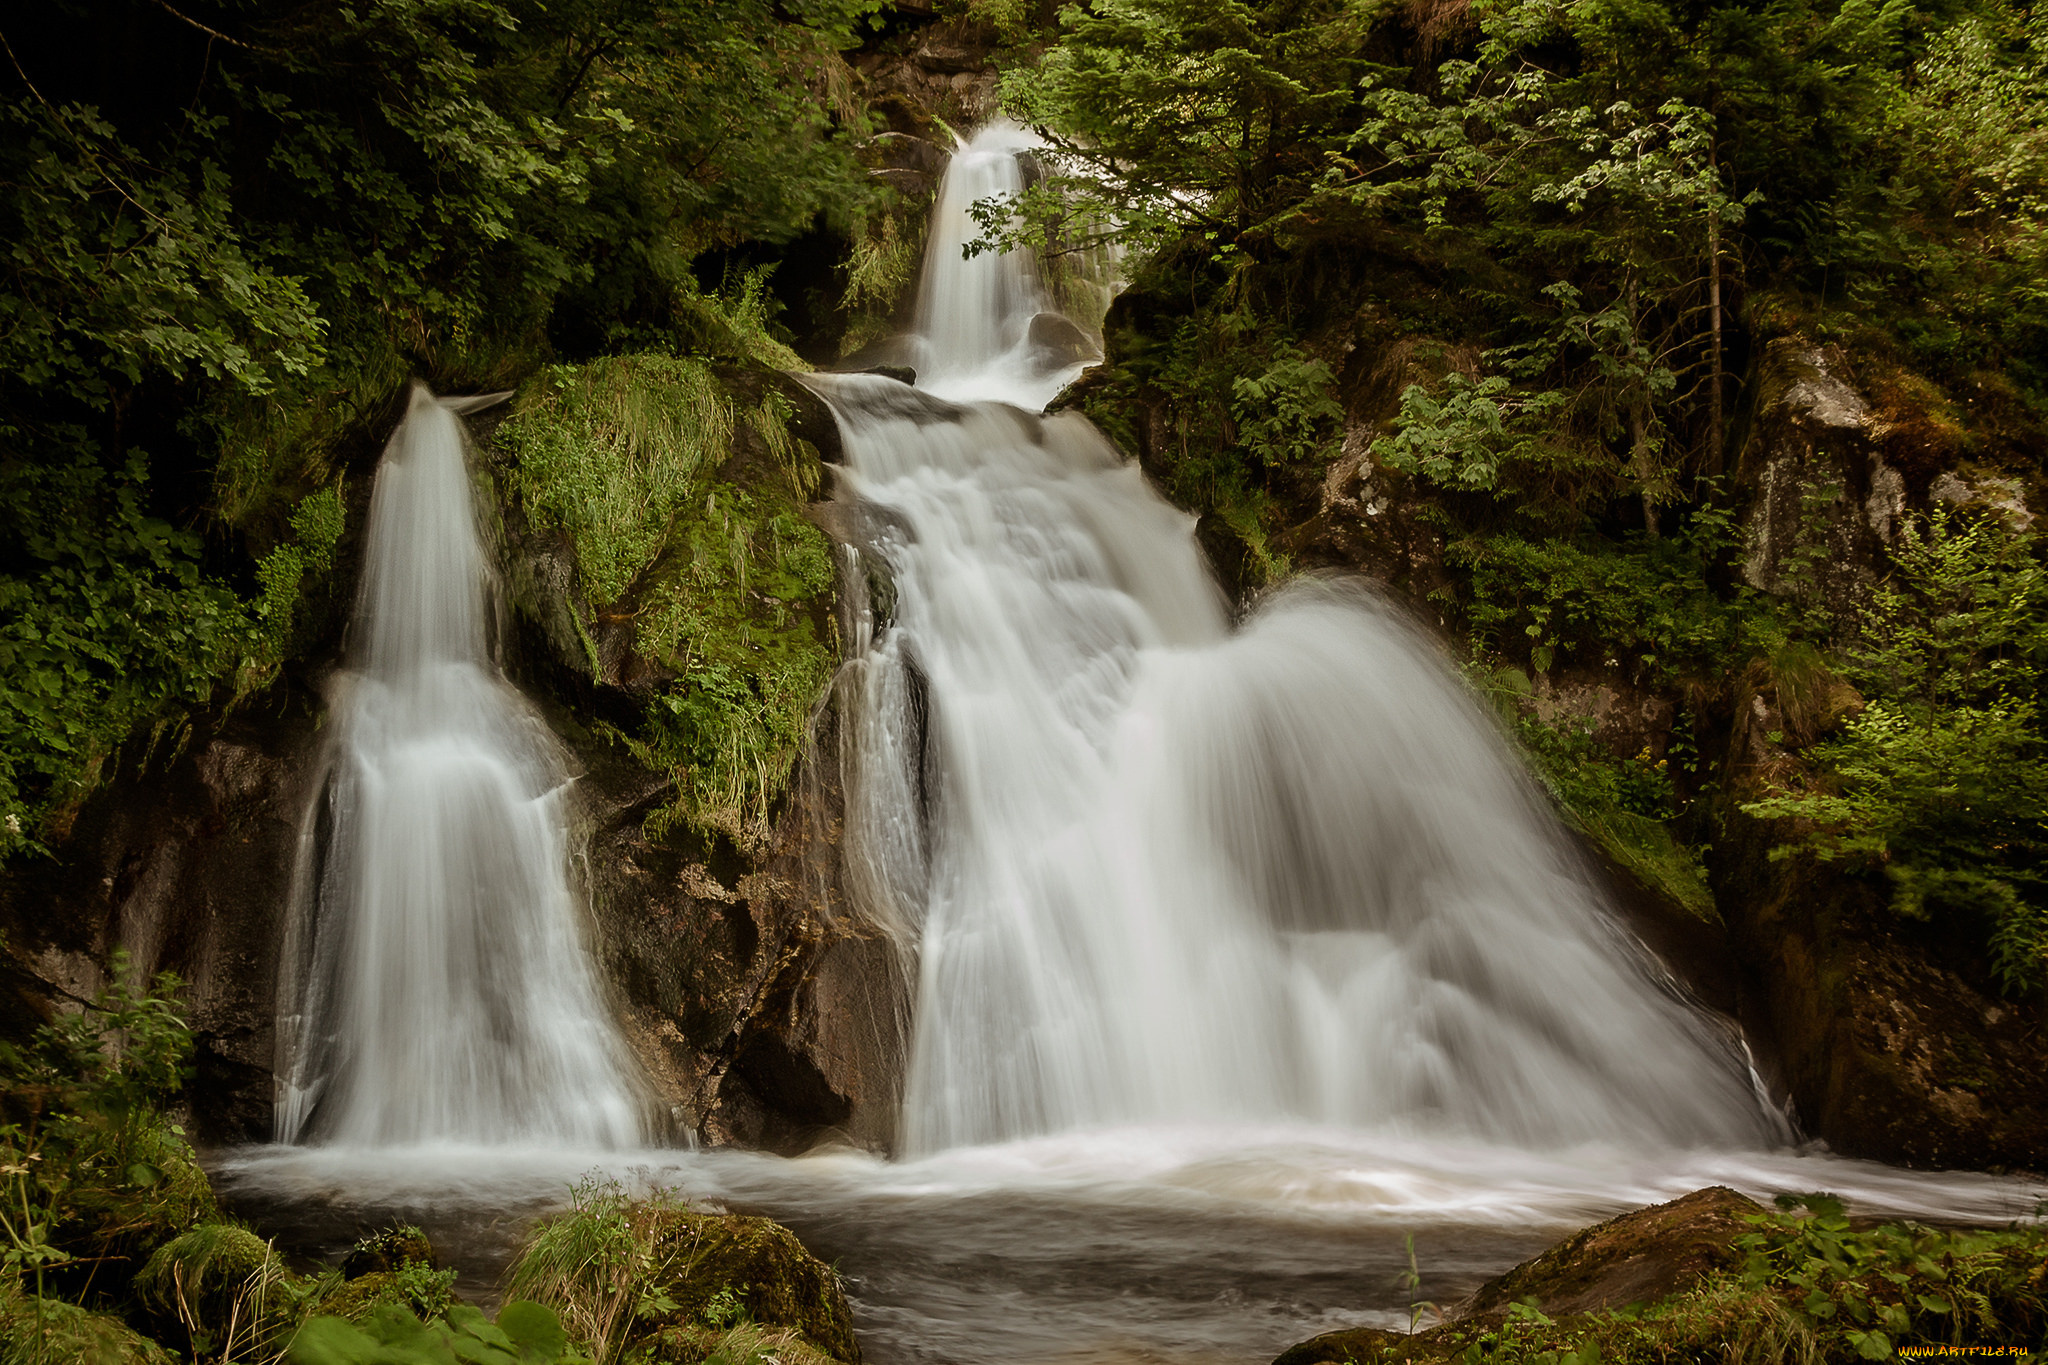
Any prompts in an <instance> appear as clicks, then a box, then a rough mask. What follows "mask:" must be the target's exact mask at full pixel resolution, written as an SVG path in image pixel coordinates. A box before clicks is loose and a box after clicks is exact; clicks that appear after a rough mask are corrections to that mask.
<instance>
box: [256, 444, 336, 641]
mask: <svg viewBox="0 0 2048 1365" xmlns="http://www.w3.org/2000/svg"><path fill="white" fill-rule="evenodd" d="M291 527H292V538H291V539H290V540H287V541H285V542H284V543H283V544H281V545H279V546H278V547H277V548H276V549H274V550H272V551H271V552H270V553H269V554H267V555H265V556H263V558H261V559H259V560H257V561H256V581H257V583H258V585H259V586H260V587H261V588H262V595H261V596H260V597H258V598H257V599H256V619H257V620H258V621H259V622H261V623H262V624H261V629H262V634H263V647H262V654H263V656H264V657H265V659H266V660H268V661H274V660H279V659H282V658H284V657H285V655H286V653H287V652H288V651H289V649H290V647H291V632H292V625H293V621H294V619H295V616H296V613H297V611H298V608H299V601H300V598H301V597H302V596H303V594H304V591H305V588H306V580H307V578H308V576H312V577H314V578H316V579H317V578H319V577H321V576H324V575H325V574H327V573H328V572H329V571H330V570H332V569H333V568H334V547H335V546H336V545H338V544H339V543H340V542H341V534H342V532H343V531H344V530H345V529H347V513H346V510H345V509H344V507H343V505H342V485H341V483H340V481H338V480H337V481H336V483H335V484H334V486H333V487H331V488H323V489H321V490H319V491H318V492H316V493H309V494H307V495H306V497H304V498H303V499H301V500H300V502H299V505H298V507H297V508H296V509H295V510H294V511H293V512H292V520H291Z"/></svg>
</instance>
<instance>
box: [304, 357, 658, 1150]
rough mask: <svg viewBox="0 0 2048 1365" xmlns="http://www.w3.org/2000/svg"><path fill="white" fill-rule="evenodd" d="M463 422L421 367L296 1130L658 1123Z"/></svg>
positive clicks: (333, 777) (310, 1137) (314, 978)
mask: <svg viewBox="0 0 2048 1365" xmlns="http://www.w3.org/2000/svg"><path fill="white" fill-rule="evenodd" d="M464 445H465V442H464V433H463V430H462V424H461V421H460V420H459V418H458V416H457V413H456V411H455V408H454V407H453V406H452V405H450V404H448V403H443V402H440V401H437V400H436V399H435V397H434V396H433V394H431V393H429V392H428V391H427V390H426V388H425V387H424V386H416V387H415V388H414V390H413V394H412V399H411V403H410V405H409V406H408V408H407V410H406V415H405V420H404V422H403V423H401V424H400V426H399V428H398V430H397V431H396V432H395V433H394V434H393V435H392V437H391V442H390V444H389V445H388V446H387V447H386V448H385V451H384V459H383V462H382V464H380V465H379V467H378V471H377V484H376V489H375V492H374V493H373V495H372V497H371V502H370V524H369V530H368V540H367V543H366V547H365V553H364V573H363V581H362V586H361V589H360V595H359V598H358V601H357V606H356V616H355V621H354V625H353V630H354V631H355V633H356V635H355V644H354V647H353V649H352V651H351V656H350V668H349V671H348V673H347V674H346V675H344V677H343V679H342V680H341V688H340V693H339V695H338V697H337V698H336V700H335V705H334V708H333V717H334V738H333V740H332V742H331V749H330V758H329V767H328V772H327V777H326V781H325V783H324V784H323V786H322V789H321V794H320V796H319V798H318V802H317V805H316V808H315V810H314V811H313V812H312V814H311V816H310V817H309V819H308V822H307V829H306V833H305V835H304V836H303V839H302V846H301V852H300V858H299V869H298V874H297V881H298V894H297V897H296V900H297V904H296V905H295V906H294V913H293V918H292V922H291V925H290V929H289V931H288V932H289V935H290V937H289V941H288V943H287V948H286V982H285V999H284V1002H283V1009H282V1014H281V1018H280V1021H279V1024H280V1027H279V1067H278V1074H279V1077H280V1098H279V1103H278V1106H277V1136H278V1140H279V1141H281V1142H286V1143H309V1142H310V1143H323V1144H340V1145H347V1146H358V1147H365V1146H367V1147H376V1148H382V1147H388V1146H393V1145H405V1144H416V1143H426V1142H449V1141H454V1142H470V1143H531V1142H534V1141H540V1140H557V1141H562V1142H566V1143H574V1144H577V1145H579V1146H583V1147H586V1148H588V1147H607V1146H613V1147H616V1146H629V1145H633V1144H637V1143H639V1142H642V1141H644V1140H645V1134H644V1132H643V1128H642V1110H641V1104H640V1100H639V1097H638V1096H637V1094H636V1093H635V1087H634V1083H633V1081H632V1080H631V1079H630V1077H631V1075H632V1070H631V1063H630V1062H629V1060H628V1058H627V1056H626V1054H625V1051H624V1049H623V1046H622V1044H621V1043H620V1042H619V1040H618V1039H617V1037H616V1036H615V1033H614V1030H613V1027H612V1024H611V1022H610V1018H609V1015H608V1013H607V1011H606V1009H605V1007H604V1003H603V995H602V992H601V991H600V989H599V986H598V982H597V977H596V973H595V970H594V968H593V965H592V963H591V961H590V958H589V954H588V952H587V951H586V949H585V947H584V945H583V942H582V935H581V930H580V926H579V922H578V921H579V913H580V912H579V908H578V906H577V903H576V901H575V898H574V897H573V895H572V894H571V891H570V884H569V867H568V843H567V832H566V821H565V811H564V802H565V801H566V800H567V796H568V788H569V780H570V779H569V773H568V770H567V767H566V765H565V763H564V762H563V759H562V755H561V753H560V752H559V749H558V747H557V745H556V743H555V740H554V737H553V735H551V734H550V733H549V732H548V730H547V727H546V726H545V725H544V724H543V723H542V722H541V720H540V718H539V717H538V716H536V715H534V714H533V712H532V710H531V708H529V707H528V706H527V704H526V703H525V701H524V700H523V699H522V698H521V697H520V696H519V694H518V693H517V692H516V691H515V690H514V689H513V688H512V687H511V685H510V684H508V683H507V682H506V681H505V680H504V678H503V677H502V676H500V674H499V672H498V670H497V668H496V666H495V665H494V664H493V662H492V660H491V651H490V641H489V638H488V635H489V620H490V611H491V607H492V584H493V579H492V575H491V572H490V567H489V561H488V560H487V558H486V557H485V554H484V549H483V544H482V541H481V538H480V536H479V534H478V530H477V523H476V512H475V506H474V500H475V494H474V491H473V490H472V488H471V485H470V479H469V470H468V465H467V461H466V459H465V449H464Z"/></svg>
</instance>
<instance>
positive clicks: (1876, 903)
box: [1708, 772, 2048, 1171]
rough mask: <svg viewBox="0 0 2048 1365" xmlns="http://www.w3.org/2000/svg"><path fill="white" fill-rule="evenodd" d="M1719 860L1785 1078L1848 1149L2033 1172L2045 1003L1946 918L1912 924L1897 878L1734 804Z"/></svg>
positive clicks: (1926, 1162)
mask: <svg viewBox="0 0 2048 1365" xmlns="http://www.w3.org/2000/svg"><path fill="white" fill-rule="evenodd" d="M1734 781H1735V782H1736V784H1737V786H1736V789H1735V791H1734V792H1733V793H1732V794H1731V796H1730V798H1729V801H1730V805H1729V807H1728V808H1727V809H1725V810H1724V812H1723V815H1722V818H1721V830H1720V833H1718V834H1717V835H1716V836H1715V839H1714V847H1713V849H1712V851H1711V853H1710V854H1709V857H1708V867H1709V871H1710V872H1711V873H1712V874H1713V880H1714V886H1715V894H1716V898H1717V899H1718V900H1719V902H1720V904H1721V906H1722V910H1723V914H1724V916H1725V917H1726V918H1727V920H1728V925H1729V930H1730V934H1731V936H1732V940H1733V942H1734V944H1735V947H1736V950H1737V954H1738V959H1739V960H1740V962H1741V963H1742V965H1743V967H1744V968H1745V970H1746V972H1747V973H1748V974H1749V975H1750V976H1751V978H1752V979H1753V980H1754V981H1755V982H1756V983H1757V984H1756V987H1755V989H1756V992H1757V1004H1756V1008H1755V1010H1754V1014H1755V1015H1756V1017H1757V1020H1758V1022H1757V1023H1755V1024H1752V1026H1751V1027H1752V1030H1753V1031H1755V1032H1757V1033H1759V1034H1760V1036H1761V1041H1762V1042H1763V1043H1764V1045H1765V1050H1766V1051H1767V1053H1768V1055H1769V1056H1770V1057H1771V1058H1772V1059H1773V1062H1774V1066H1773V1070H1774V1071H1775V1073H1776V1074H1775V1075H1774V1076H1773V1077H1772V1079H1773V1080H1774V1081H1776V1082H1777V1083H1779V1084H1781V1085H1782V1086H1783V1087H1784V1089H1785V1091H1786V1092H1787V1093H1788V1094H1789V1095H1790V1097H1791V1100H1792V1104H1793V1108H1794V1112H1795V1115H1796V1117H1797V1119H1798V1121H1799V1123H1800V1125H1801V1126H1802V1128H1803V1129H1804V1130H1805V1131H1806V1132H1807V1133H1809V1134H1812V1135H1815V1136H1818V1137H1822V1138H1824V1139H1826V1141H1827V1143H1828V1145H1829V1146H1830V1147H1832V1148H1833V1149H1834V1150H1836V1151H1838V1152H1840V1153H1842V1154H1843V1155H1845V1156H1858V1157H1868V1158H1871V1159H1873V1160H1878V1161H1888V1162H1895V1163H1899V1164H1902V1165H1908V1166H1920V1167H1929V1168H1972V1169H1991V1170H2001V1169H2002V1170H2014V1171H2032V1170H2038V1169H2040V1167H2041V1164H2042V1160H2043V1153H2048V1038H2044V1029H2043V1022H2044V1020H2043V1011H2042V1007H2041V1004H2040V1002H2039V1001H2038V999H2025V1000H2010V999H2002V998H1999V997H1998V996H1997V995H1996V994H1994V993H1993V992H1992V990H1991V989H1990V987H1989V984H1988V983H1987V982H1986V981H1985V979H1984V974H1983V973H1981V972H1980V971H1978V970H1976V966H1977V964H1974V963H1972V962H1970V961H1968V960H1966V959H1962V958H1960V957H1958V955H1957V953H1958V950H1957V948H1956V946H1955V944H1954V943H1953V942H1951V941H1949V940H1950V939H1952V938H1953V935H1952V934H1948V935H1944V934H1943V933H1942V931H1941V930H1940V929H1939V928H1938V927H1937V926H1915V925H1909V924H1906V923H1903V922H1901V921H1900V920H1899V919H1898V918H1897V917H1896V916H1895V915H1893V914H1892V912H1891V910H1890V909H1889V907H1888V905H1887V903H1886V902H1887V899H1888V893H1889V890H1890V888H1889V886H1888V885H1887V884H1886V883H1885V882H1884V881H1883V880H1882V879H1881V878H1878V877H1857V876H1853V875H1850V874H1847V873H1845V872H1843V871H1842V870H1841V869H1840V868H1839V867H1837V866H1830V865H1827V864H1822V863H1818V862H1816V861H1815V860H1814V859H1813V858H1812V857H1811V856H1808V855H1801V856H1796V857H1791V858H1784V859H1779V860H1776V861H1773V860H1772V858H1771V851H1772V849H1773V848H1775V847H1776V846H1778V845H1779V844H1780V843H1782V842H1784V840H1785V838H1786V836H1785V835H1784V834H1783V833H1782V832H1780V831H1778V830H1777V829H1775V828H1774V827H1773V826H1772V825H1771V824H1768V823H1766V822H1764V821H1759V820H1753V819H1751V818H1750V817H1748V816H1746V815H1743V814H1741V813H1740V812H1739V811H1736V810H1734V809H1733V804H1734V803H1736V802H1739V801H1742V800H1751V799H1754V797H1755V795H1756V792H1755V791H1754V790H1753V789H1752V788H1750V787H1749V786H1748V785H1747V784H1746V782H1745V781H1744V778H1743V775H1742V774H1741V773H1740V772H1737V773H1736V774H1735V775H1734Z"/></svg>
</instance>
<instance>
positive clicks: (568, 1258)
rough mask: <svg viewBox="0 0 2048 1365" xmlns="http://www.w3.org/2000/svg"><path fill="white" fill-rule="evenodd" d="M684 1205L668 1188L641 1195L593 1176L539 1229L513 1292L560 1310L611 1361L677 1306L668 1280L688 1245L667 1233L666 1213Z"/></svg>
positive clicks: (513, 1277) (516, 1271) (599, 1357)
mask: <svg viewBox="0 0 2048 1365" xmlns="http://www.w3.org/2000/svg"><path fill="white" fill-rule="evenodd" d="M680 1207H681V1204H680V1201H678V1200H677V1199H676V1198H675V1197H674V1196H673V1195H671V1194H669V1193H668V1192H666V1191H662V1190H656V1191H654V1192H653V1193H652V1194H651V1195H650V1196H649V1197H648V1198H646V1199H640V1200H635V1199H631V1198H629V1197H627V1195H626V1192H625V1189H624V1187H622V1186H621V1185H620V1184H619V1183H618V1182H617V1181H615V1180H600V1179H598V1178H596V1177H588V1178H586V1179H585V1180H584V1181H583V1182H582V1183H581V1184H579V1185H578V1186H577V1187H576V1190H575V1193H574V1195H573V1197H572V1203H571V1206H570V1208H569V1210H568V1211H567V1212H565V1213H561V1214H557V1215H556V1216H554V1217H552V1218H549V1219H547V1220H546V1221H544V1222H543V1223H542V1224H541V1225H540V1227H539V1228H538V1229H536V1230H535V1232H534V1235H533V1238H532V1240H531V1241H529V1242H528V1243H527V1246H526V1250H525V1251H524V1252H523V1253H521V1255H520V1257H519V1260H518V1262H517V1263H516V1264H514V1265H513V1267H512V1271H511V1274H510V1276H509V1278H508V1279H507V1281H506V1292H507V1293H509V1294H514V1295H518V1296H519V1297H521V1298H531V1299H533V1300H535V1301H537V1302H539V1303H544V1304H549V1305H552V1306H553V1307H554V1308H555V1309H558V1310H559V1311H560V1312H561V1314H562V1316H563V1319H564V1320H565V1321H566V1322H567V1324H568V1327H569V1330H570V1331H571V1332H573V1333H575V1335H576V1336H577V1338H578V1339H579V1340H582V1341H585V1342H588V1343H589V1344H590V1348H591V1354H592V1356H593V1357H594V1358H595V1359H596V1361H597V1362H598V1365H607V1362H610V1361H613V1360H616V1359H618V1358H619V1356H620V1353H621V1352H622V1351H623V1350H624V1348H625V1346H626V1344H627V1342H628V1341H630V1340H631V1339H632V1337H633V1336H634V1335H635V1334H636V1332H637V1331H638V1330H642V1329H643V1325H644V1324H645V1323H648V1322H651V1321H654V1320H656V1319H659V1318H661V1317H663V1316H665V1315H667V1314H670V1313H673V1312H674V1311H675V1310H676V1301H675V1300H674V1299H673V1298H671V1297H670V1296H669V1294H668V1285H669V1282H670V1281H672V1280H673V1279H674V1278H676V1276H677V1274H678V1269H679V1267H678V1260H677V1257H678V1255H679V1254H680V1252H681V1251H682V1250H683V1248H679V1247H678V1246H677V1245H675V1244H674V1243H673V1242H670V1241H667V1240H665V1239H664V1238H663V1237H662V1235H661V1232H662V1224H663V1220H664V1215H665V1214H666V1213H668V1212H669V1211H670V1210H672V1209H676V1208H680Z"/></svg>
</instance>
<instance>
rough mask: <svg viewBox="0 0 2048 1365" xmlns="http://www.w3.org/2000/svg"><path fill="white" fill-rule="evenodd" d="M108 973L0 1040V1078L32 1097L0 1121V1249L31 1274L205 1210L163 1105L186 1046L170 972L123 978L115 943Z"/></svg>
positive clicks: (136, 1248)
mask: <svg viewBox="0 0 2048 1365" xmlns="http://www.w3.org/2000/svg"><path fill="white" fill-rule="evenodd" d="M110 974H111V977H112V981H111V984H110V985H109V986H108V987H107V989H106V990H105V991H103V992H102V993H101V994H100V996H99V997H98V999H97V1000H95V1001H94V1003H93V1004H92V1005H91V1006H90V1007H88V1008H87V1009H85V1010H82V1011H80V1012H79V1013H77V1014H71V1015H66V1016H63V1017H60V1018H59V1019H58V1020H56V1021H55V1022H53V1023H51V1024H47V1025H45V1026H44V1027H42V1028H41V1029H40V1030H38V1031H37V1032H36V1034H35V1035H34V1037H33V1038H32V1039H30V1040H29V1042H28V1043H27V1045H25V1046H22V1047H15V1046H12V1045H0V1076H4V1078H5V1081H6V1089H7V1090H9V1091H10V1092H13V1093H15V1094H18V1095H20V1096H22V1097H24V1099H26V1100H28V1101H29V1102H30V1103H31V1104H32V1105H33V1106H34V1107H33V1108H32V1109H30V1110H29V1111H28V1114H27V1116H26V1118H25V1119H24V1120H22V1121H16V1122H11V1123H8V1124H5V1125H0V1176H4V1177H5V1185H4V1187H0V1236H4V1237H5V1238H6V1243H7V1245H6V1249H5V1250H4V1251H0V1258H4V1264H5V1266H6V1267H7V1268H8V1269H10V1270H13V1271H15V1272H18V1273H19V1274H21V1275H24V1276H28V1277H30V1278H32V1279H33V1281H34V1282H35V1283H36V1284H38V1285H40V1284H42V1283H43V1280H44V1276H45V1272H46V1271H53V1270H61V1269H64V1268H66V1267H69V1266H72V1265H73V1264H74V1263H77V1264H80V1265H85V1264H88V1263H89V1262H90V1261H91V1260H92V1259H93V1258H97V1257H105V1256H109V1255H143V1254H147V1252H148V1251H149V1250H150V1249H151V1248H153V1247H154V1246H155V1245H157V1243H159V1242H160V1241H162V1240H164V1239H165V1238H167V1237H169V1236H170V1235H172V1234H173V1233H175V1232H177V1231H179V1230H181V1229H183V1228H186V1227H189V1226H190V1225H191V1224H193V1223H194V1222H196V1221H198V1220H199V1219H201V1218H204V1217H206V1216H207V1215H209V1214H211V1213H212V1211H213V1195H212V1192H211V1190H210V1189H209V1188H208V1187H207V1184H206V1177H205V1176H204V1175H203V1174H202V1173H201V1172H200V1170H199V1168H198V1165H197V1163H196V1162H195V1161H194V1159H193V1156H192V1150H191V1148H190V1147H189V1146H188V1145H186V1143H185V1140H184V1134H183V1131H182V1130H181V1129H179V1128H177V1127H176V1126H175V1125H172V1124H169V1123H167V1122H166V1120H165V1119H164V1117H163V1113H164V1110H165V1108H166V1107H168V1105H169V1104H170V1103H171V1102H172V1100H173V1099H174V1098H175V1096H176V1095H177V1093H178V1091H179V1090H180V1088H181V1087H182V1086H183V1084H184V1080H185V1075H186V1063H187V1059H188V1058H189V1056H190V1053H191V1034H190V1032H189V1031H188V1030H187V1028H186V1026H185V1020H184V1013H183V1010H182V1008H181V1007H180V1006H179V1005H178V1003H177V1000H176V995H175V992H176V988H177V982H176V980H175V979H174V978H172V977H170V976H167V975H166V976H160V977H158V978H157V980H156V982H155V983H154V984H153V987H152V988H151V989H149V990H146V991H145V990H141V989H138V988H136V987H135V986H134V985H133V984H132V983H130V982H129V981H128V979H127V977H128V974H129V969H128V961H127V957H126V955H125V954H123V953H120V952H116V953H115V954H114V958H113V961H112V962H111V964H110Z"/></svg>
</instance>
